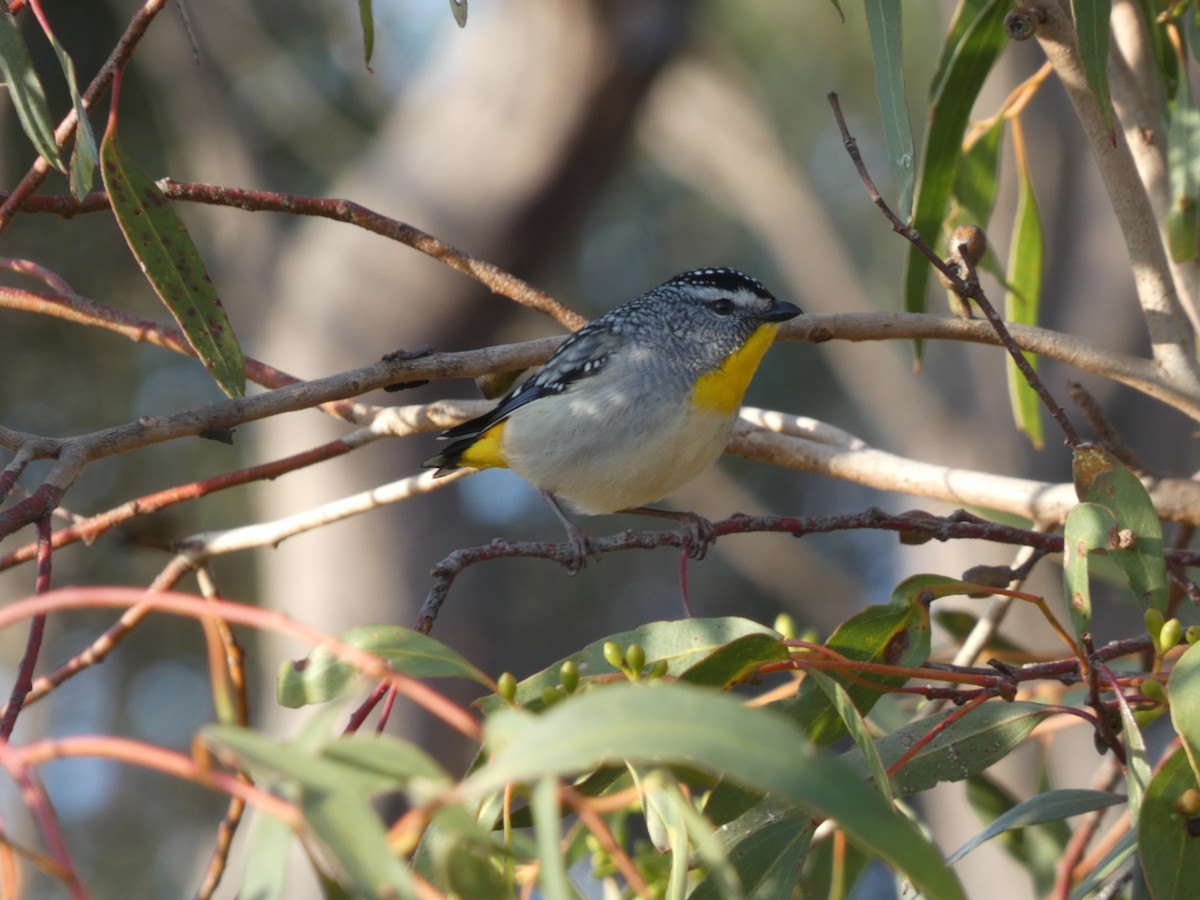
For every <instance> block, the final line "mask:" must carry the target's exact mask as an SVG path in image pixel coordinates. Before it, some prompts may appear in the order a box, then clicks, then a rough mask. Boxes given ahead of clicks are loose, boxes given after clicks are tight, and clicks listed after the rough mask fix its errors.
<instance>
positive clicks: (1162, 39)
mask: <svg viewBox="0 0 1200 900" xmlns="http://www.w3.org/2000/svg"><path fill="white" fill-rule="evenodd" d="M1160 11H1161V10H1159V9H1158V8H1157V6H1156V4H1155V0H1138V12H1139V13H1140V14H1141V17H1142V27H1143V28H1145V29H1146V35H1147V37H1148V38H1149V40H1150V49H1151V51H1152V52H1153V54H1154V63H1155V66H1156V67H1157V68H1158V78H1159V82H1160V83H1161V84H1162V86H1163V93H1164V95H1165V99H1167V100H1170V99H1172V98H1174V96H1175V91H1176V90H1177V89H1178V87H1179V60H1178V58H1177V57H1176V56H1175V48H1174V47H1172V46H1171V41H1170V39H1169V38H1168V37H1167V34H1166V25H1164V24H1163V23H1162V22H1160V21H1158V14H1159V12H1160Z"/></svg>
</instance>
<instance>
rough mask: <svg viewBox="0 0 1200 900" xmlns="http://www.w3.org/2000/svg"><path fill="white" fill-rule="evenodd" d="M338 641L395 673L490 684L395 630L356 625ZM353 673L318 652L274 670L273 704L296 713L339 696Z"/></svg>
mask: <svg viewBox="0 0 1200 900" xmlns="http://www.w3.org/2000/svg"><path fill="white" fill-rule="evenodd" d="M338 639H339V640H341V641H342V642H344V643H347V644H350V645H351V646H354V647H357V648H358V649H360V650H366V651H367V652H368V653H373V654H374V655H376V656H378V657H380V658H382V659H384V660H386V661H387V664H388V665H389V666H390V667H391V668H392V669H394V670H395V671H397V672H403V673H404V674H405V675H409V676H411V677H413V678H466V679H469V680H471V681H476V682H478V683H479V684H482V685H485V686H488V685H491V681H490V680H489V679H488V677H487V676H486V675H484V674H483V673H482V672H480V671H479V669H477V668H475V666H473V665H471V664H470V663H469V662H467V660H466V659H465V658H464V657H463V656H462V655H461V654H459V653H456V652H455V651H453V650H451V649H450V648H449V647H447V646H446V645H445V644H443V643H442V642H441V641H438V640H435V639H434V638H431V637H429V636H428V635H424V634H421V633H420V632H417V631H413V630H412V629H411V628H402V627H400V626H399V625H359V626H358V627H356V628H351V629H350V630H349V631H345V632H343V633H342V634H340V635H338ZM358 678H359V674H358V670H357V669H355V668H354V666H352V665H350V663H347V662H343V661H342V660H340V659H338V658H337V657H336V656H335V655H334V654H333V653H332V652H331V651H330V650H328V649H326V648H324V647H317V648H316V649H315V650H313V652H312V653H310V654H309V655H308V656H307V657H305V658H304V659H302V660H299V661H293V660H288V661H286V662H284V663H282V664H281V665H280V667H279V678H278V681H277V682H276V687H275V694H276V699H277V700H278V701H279V704H280V705H281V706H286V707H288V708H289V709H295V708H297V707H300V706H306V705H308V704H310V703H324V702H326V701H328V700H332V699H334V698H335V697H340V696H342V695H343V694H345V693H346V692H347V691H348V690H350V689H351V688H352V687H353V686H354V685H355V684H356V683H357V681H358Z"/></svg>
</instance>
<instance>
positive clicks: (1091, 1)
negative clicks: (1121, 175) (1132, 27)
mask: <svg viewBox="0 0 1200 900" xmlns="http://www.w3.org/2000/svg"><path fill="white" fill-rule="evenodd" d="M1071 14H1072V16H1073V17H1074V19H1075V36H1076V39H1077V40H1078V41H1079V61H1080V62H1081V63H1082V64H1083V74H1084V77H1085V78H1086V79H1087V83H1088V87H1089V88H1091V91H1092V96H1093V97H1095V98H1096V103H1097V104H1098V105H1099V107H1100V112H1101V113H1102V114H1103V116H1104V124H1105V125H1106V126H1107V127H1108V130H1109V132H1110V133H1112V131H1113V114H1112V100H1111V99H1110V97H1109V91H1108V43H1109V20H1110V19H1111V18H1112V0H1082V2H1081V0H1071ZM1114 142H1115V137H1114Z"/></svg>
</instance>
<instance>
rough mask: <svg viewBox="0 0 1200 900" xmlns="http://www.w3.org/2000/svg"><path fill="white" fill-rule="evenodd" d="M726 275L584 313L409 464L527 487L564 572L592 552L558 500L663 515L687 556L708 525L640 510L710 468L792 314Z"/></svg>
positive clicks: (698, 272)
mask: <svg viewBox="0 0 1200 900" xmlns="http://www.w3.org/2000/svg"><path fill="white" fill-rule="evenodd" d="M801 314H802V313H801V310H800V308H799V307H797V306H796V305H794V304H792V303H789V302H787V301H784V300H779V299H777V298H776V297H775V296H774V295H773V294H772V293H771V292H770V291H769V290H767V288H766V287H765V286H764V285H763V284H762V282H760V281H758V280H757V279H755V278H752V277H750V276H749V275H745V274H743V273H742V272H739V271H737V270H736V269H730V268H704V269H694V270H692V271H689V272H684V273H682V274H680V275H676V276H675V277H674V278H671V279H670V280H669V281H666V282H664V283H663V284H661V285H659V286H658V287H656V288H654V289H652V290H650V291H647V292H646V293H644V294H642V295H641V296H639V297H637V298H635V299H633V300H630V301H629V302H627V303H624V304H622V305H620V306H617V307H616V308H614V309H612V310H611V311H609V312H607V313H605V314H604V315H602V316H599V317H598V318H596V319H594V320H593V321H591V322H590V323H588V324H587V325H585V326H583V327H582V328H580V329H579V330H578V331H576V332H574V333H573V334H571V335H570V336H568V337H567V339H566V340H565V341H563V343H562V344H560V345H559V347H558V349H556V350H555V351H554V353H553V354H552V355H551V356H550V358H549V359H547V360H546V362H545V363H544V364H543V365H542V366H541V367H540V368H538V369H537V370H535V371H534V372H533V373H532V374H531V375H530V376H529V377H528V378H526V379H525V380H524V381H521V382H519V383H518V384H517V385H515V386H514V387H513V388H512V389H511V390H510V391H509V392H508V393H507V394H505V395H504V397H502V398H501V399H500V401H499V402H498V404H497V405H496V407H495V408H494V409H492V410H491V411H490V412H487V413H485V414H483V415H482V416H479V417H477V418H474V419H471V420H470V421H467V422H463V423H462V424H461V425H457V426H455V427H453V428H450V429H449V430H447V431H445V432H443V433H442V434H441V435H440V438H441V439H444V440H448V441H450V443H449V444H448V445H447V446H446V447H445V449H443V450H442V452H441V453H439V454H437V455H436V456H433V457H431V458H429V459H427V460H425V462H424V463H422V465H423V466H424V467H426V468H434V469H436V470H437V471H436V472H435V473H434V477H435V478H436V477H441V476H444V475H447V474H449V473H450V472H452V471H454V470H455V469H460V468H475V469H487V468H499V467H505V468H509V469H511V470H512V471H514V472H516V473H517V474H518V475H520V476H521V477H522V478H524V479H525V480H526V481H527V482H529V483H530V484H532V485H533V486H534V487H536V488H537V489H538V490H539V491H540V492H541V494H542V496H544V497H545V498H546V500H547V501H548V503H549V504H550V506H551V508H552V509H553V510H554V512H555V514H556V515H557V516H558V518H559V520H560V521H561V522H562V523H563V525H564V527H565V528H566V530H567V536H568V542H569V558H568V561H567V568H568V570H569V571H570V572H571V573H572V574H574V573H575V572H578V571H579V570H580V569H582V568H583V567H584V565H585V564H586V562H587V560H588V558H589V557H592V556H597V555H598V553H597V551H596V550H595V547H594V543H593V541H592V539H591V538H590V537H589V536H588V535H587V533H586V532H584V531H583V529H582V528H580V527H579V526H578V525H576V524H575V523H574V522H573V521H572V520H571V519H570V517H569V516H568V515H567V511H566V510H565V509H564V504H565V505H566V506H568V507H570V508H571V509H572V510H574V511H576V512H579V513H583V514H587V515H603V514H607V513H616V512H636V513H642V514H646V515H654V516H660V517H665V518H670V519H674V520H676V521H677V522H679V523H680V524H681V525H682V526H683V527H684V529H685V534H684V550H685V552H687V554H688V555H689V556H692V557H695V558H699V557H702V556H703V555H704V553H705V552H706V551H707V549H708V546H709V544H710V543H711V542H712V541H713V539H714V531H713V527H712V524H711V523H710V522H709V521H708V520H707V519H705V518H703V517H701V516H699V515H697V514H695V513H691V512H677V511H674V510H663V509H657V508H653V507H650V506H648V505H647V504H650V503H653V502H655V501H658V500H661V499H662V498H664V497H666V496H667V495H669V494H671V493H672V492H674V491H675V490H677V489H678V488H680V487H682V486H683V485H685V484H687V483H688V482H690V481H691V480H693V479H694V478H695V477H697V476H698V475H700V474H701V473H702V472H704V471H705V470H706V469H708V468H709V466H711V465H712V464H713V463H714V462H716V460H717V458H718V457H719V456H720V455H721V453H722V451H724V449H725V445H726V444H727V443H728V441H729V437H730V435H731V434H732V433H733V426H734V423H735V422H736V420H737V416H738V410H739V409H740V408H741V404H742V397H743V396H744V395H745V393H746V389H747V387H748V386H749V384H750V380H751V378H752V377H753V376H754V373H755V371H756V370H757V369H758V366H759V363H760V362H761V361H762V358H763V355H764V354H765V353H766V352H767V349H768V348H769V347H770V345H771V343H772V341H773V340H774V338H775V333H776V331H778V329H779V326H780V324H781V323H783V322H785V321H787V320H789V319H792V318H794V317H796V316H798V315H801Z"/></svg>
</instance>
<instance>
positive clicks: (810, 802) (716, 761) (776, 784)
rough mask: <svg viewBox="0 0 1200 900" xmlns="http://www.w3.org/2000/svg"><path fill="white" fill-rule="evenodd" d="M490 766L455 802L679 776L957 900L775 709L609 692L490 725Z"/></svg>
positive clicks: (680, 687) (941, 872)
mask: <svg viewBox="0 0 1200 900" xmlns="http://www.w3.org/2000/svg"><path fill="white" fill-rule="evenodd" d="M485 742H486V745H487V746H488V747H489V748H490V749H491V750H492V756H491V758H490V759H489V760H488V761H487V762H486V763H484V764H483V765H482V766H481V767H480V768H479V769H477V770H476V771H475V772H474V773H473V774H471V775H470V776H469V777H468V778H467V779H466V781H464V782H463V783H462V784H461V785H460V786H459V788H458V789H457V790H456V791H455V792H453V794H452V796H453V797H454V798H455V799H461V800H469V799H472V798H480V797H483V796H485V795H488V794H490V793H492V792H494V791H497V790H500V789H502V788H503V787H504V786H505V785H506V784H509V783H511V782H532V781H534V780H539V779H545V778H550V777H565V776H567V775H571V774H576V773H579V772H586V771H591V770H592V769H595V768H596V767H598V766H600V765H602V764H604V763H608V762H613V761H616V760H629V761H632V762H640V763H643V764H657V765H667V764H684V765H689V766H697V767H699V768H702V769H707V770H709V771H713V772H720V773H724V774H727V775H730V776H732V777H734V778H736V779H738V780H741V781H743V782H745V783H746V784H747V785H748V786H750V787H752V788H756V789H759V790H763V791H771V792H777V793H779V794H783V795H785V796H787V797H790V798H791V799H793V800H795V801H796V802H798V803H799V804H801V805H803V806H805V807H807V808H808V810H809V811H810V813H811V814H812V815H816V816H821V817H829V818H834V819H836V820H837V822H838V824H839V826H840V827H841V828H842V829H843V830H844V831H845V832H846V834H847V835H848V836H849V838H850V839H851V840H852V841H854V842H855V843H857V844H858V845H859V846H861V847H863V848H864V849H867V850H868V851H869V852H871V853H873V854H875V855H877V856H879V857H880V858H882V859H883V860H885V861H886V862H887V863H888V864H889V865H892V866H893V867H895V868H896V869H899V870H901V871H903V872H905V873H906V874H907V875H908V876H909V877H910V878H911V879H912V880H913V882H914V883H915V884H917V885H918V887H919V888H921V889H922V890H923V891H924V892H925V893H926V895H927V896H928V897H930V898H937V897H955V898H957V897H962V896H963V893H962V888H961V886H960V885H959V884H958V881H957V879H956V878H955V877H954V876H953V874H952V873H951V872H950V871H949V870H948V869H946V867H945V865H944V863H943V861H942V858H941V854H940V853H939V852H938V851H937V849H936V848H934V847H933V846H932V845H931V844H930V843H929V842H928V841H927V839H926V838H925V837H924V836H922V835H921V834H920V832H919V831H918V830H917V829H916V827H915V826H913V825H912V823H910V822H909V821H908V820H906V819H904V818H902V817H900V816H898V815H897V814H896V813H895V812H894V811H893V810H892V809H891V807H890V806H889V804H888V803H887V801H885V800H884V799H883V798H882V797H881V796H880V795H879V794H878V793H877V792H876V791H875V790H874V789H872V788H870V787H868V786H867V785H866V784H864V783H863V782H862V781H861V780H859V779H858V778H857V777H855V776H854V775H853V774H852V769H850V768H848V767H847V765H846V763H844V762H843V761H841V760H839V759H835V758H829V757H822V756H817V755H815V754H814V753H813V752H812V751H811V749H808V744H807V742H806V741H805V740H804V736H803V734H802V733H801V731H800V730H799V729H798V728H797V727H796V726H795V725H793V724H792V723H791V722H790V721H788V720H787V719H785V718H783V717H781V716H779V715H778V714H777V713H775V712H773V711H772V710H770V709H751V708H748V707H746V706H744V705H743V704H741V703H740V702H738V701H737V700H736V699H734V698H733V697H730V696H728V695H726V694H723V693H718V692H715V691H712V690H707V689H701V688H696V687H693V686H691V685H687V684H681V683H675V684H665V683H651V684H633V683H624V684H610V685H606V686H603V687H600V688H597V689H595V690H590V691H586V692H582V693H577V694H573V695H571V696H570V697H567V698H565V699H564V700H562V701H560V702H559V703H557V704H556V705H554V706H553V707H551V708H550V709H548V710H547V711H546V712H545V713H543V714H541V715H536V716H535V715H531V714H529V713H527V712H524V711H521V710H516V709H509V710H501V711H500V712H498V713H496V714H495V715H493V716H491V717H489V719H488V721H487V724H486V726H485Z"/></svg>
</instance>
